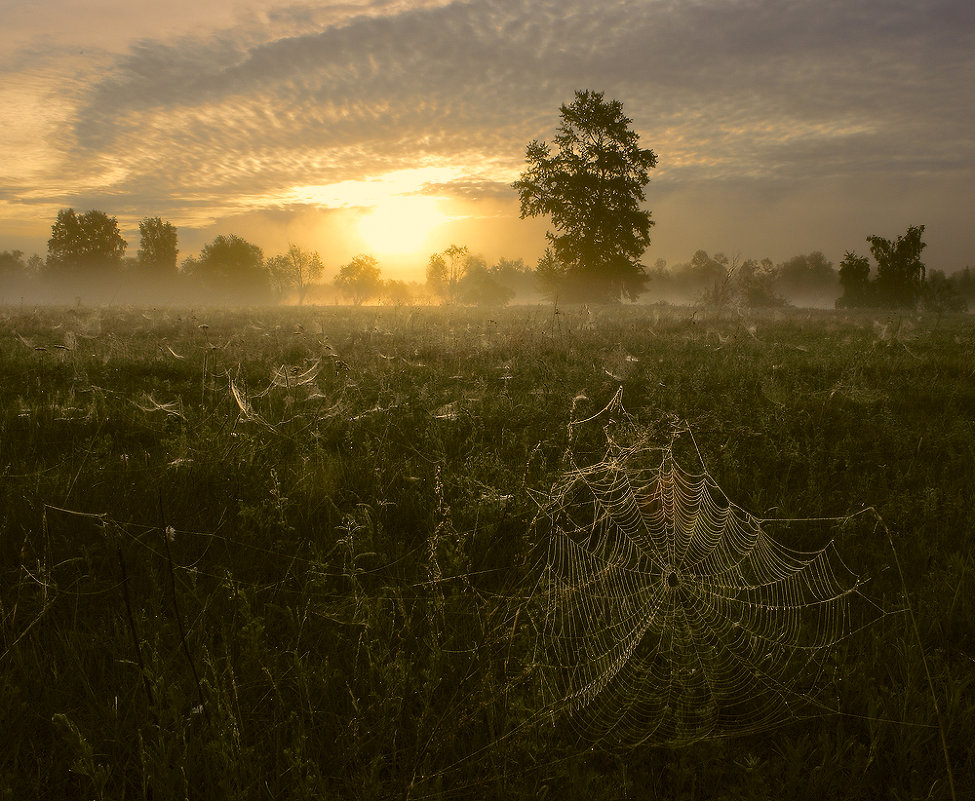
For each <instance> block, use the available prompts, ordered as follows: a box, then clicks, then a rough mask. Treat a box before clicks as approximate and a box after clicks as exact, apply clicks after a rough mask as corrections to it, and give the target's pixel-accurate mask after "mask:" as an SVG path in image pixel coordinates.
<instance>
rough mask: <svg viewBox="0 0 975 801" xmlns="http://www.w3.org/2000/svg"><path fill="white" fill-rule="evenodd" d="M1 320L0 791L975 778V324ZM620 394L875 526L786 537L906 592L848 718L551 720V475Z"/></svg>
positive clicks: (617, 794)
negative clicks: (611, 741) (725, 726)
mask: <svg viewBox="0 0 975 801" xmlns="http://www.w3.org/2000/svg"><path fill="white" fill-rule="evenodd" d="M0 314H2V316H0V377H2V381H0V392H2V395H3V398H2V416H0V621H2V640H0V720H2V721H3V725H2V726H0V796H2V797H3V798H11V799H20V798H52V799H53V798H58V799H92V798H98V799H102V798H104V799H109V798H111V799H144V798H154V799H169V798H184V797H185V798H190V799H202V798H221V799H222V798H247V799H265V798H267V799H271V798H274V799H279V798H308V799H323V798H414V799H419V798H448V797H452V798H498V799H511V798H546V797H548V798H561V799H573V798H580V799H603V798H607V799H608V798H657V797H659V798H728V799H731V798H789V799H816V801H821V800H822V799H830V798H844V799H864V798H900V799H908V798H934V799H943V798H950V797H951V793H952V787H951V783H950V781H949V777H950V776H951V777H953V779H954V793H955V795H956V796H957V797H958V798H965V797H969V798H970V797H972V794H973V789H975V785H973V772H975V763H973V756H972V750H971V744H972V742H975V700H973V698H975V636H973V635H975V558H973V554H975V550H973V544H972V532H973V528H975V506H973V503H972V488H973V487H975V326H973V323H972V319H971V318H970V317H967V316H934V315H931V316H924V317H920V316H916V315H913V314H904V315H900V316H896V315H895V316H889V315H886V314H884V313H881V312H873V313H868V312H852V311H851V312H842V313H840V312H822V313H808V312H802V313H799V312H796V313H793V314H792V315H789V314H787V313H785V312H767V313H764V315H758V314H755V315H746V316H742V314H740V313H738V314H735V313H726V314H723V315H722V314H717V313H702V312H700V311H698V312H693V311H691V310H678V309H656V308H652V307H651V308H648V307H641V308H637V307H631V308H619V307H614V308H608V309H605V310H604V309H591V310H590V309H588V308H568V309H565V310H563V311H562V312H561V313H558V312H555V313H553V310H552V308H551V307H545V308H512V309H505V310H501V311H497V312H493V313H491V314H488V313H481V312H476V311H471V310H461V309H451V308H445V309H423V308H415V309H414V308H384V309H364V308H360V309H351V308H334V309H333V308H329V309H315V308H305V309H301V310H298V311H296V310H294V309H289V310H284V309H270V310H252V311H234V312H231V311H220V310H215V309H207V310H205V311H200V312H197V313H194V312H192V311H190V310H156V309H153V310H143V309H128V310H107V309H89V308H69V309H56V310H52V309H38V310H27V309H6V310H4V311H2V313H0ZM620 386H622V387H623V400H624V404H625V406H626V409H627V411H628V412H629V413H630V414H631V415H633V417H634V418H635V420H636V422H637V424H638V425H639V426H640V427H642V428H643V429H644V430H645V431H646V432H647V434H648V435H649V436H651V437H659V439H660V440H661V442H666V441H667V440H668V438H669V435H670V432H671V424H672V416H676V417H678V418H680V419H681V420H683V421H686V423H687V425H688V426H689V428H690V429H691V430H692V431H693V433H694V436H695V438H696V441H697V444H698V446H699V447H700V451H701V455H702V457H703V459H704V460H705V463H706V466H707V468H708V469H709V470H710V472H711V473H712V475H713V476H714V478H715V480H716V481H717V482H718V484H719V485H720V486H721V487H722V489H723V490H724V491H725V492H726V493H727V495H728V496H729V497H730V498H731V500H733V501H734V502H736V503H737V504H739V505H740V506H741V507H743V508H744V509H746V510H748V511H750V512H753V513H755V514H757V515H759V516H762V517H788V518H799V517H803V518H806V517H830V518H835V517H840V518H845V517H847V516H849V515H853V514H854V513H856V512H859V511H860V510H862V509H863V508H864V507H870V506H872V507H875V508H876V510H877V512H879V515H880V516H881V518H882V519H883V520H884V521H885V523H886V526H887V528H888V529H889V532H890V535H891V539H892V542H893V545H894V549H895V550H892V549H891V545H890V543H889V542H888V540H887V537H886V533H885V531H884V529H883V527H878V526H877V525H875V524H874V523H873V522H869V521H876V517H875V516H872V517H871V516H865V515H860V516H858V517H854V518H850V519H848V520H847V521H846V523H843V524H836V525H832V524H830V523H823V524H822V526H821V527H820V528H819V529H817V530H814V531H813V533H812V534H810V533H808V532H806V533H803V534H802V537H804V538H805V539H803V540H801V541H796V540H795V539H792V540H790V537H793V538H794V537H796V536H798V535H797V534H790V532H791V531H792V529H791V528H790V529H786V530H784V531H777V532H775V534H776V536H777V537H779V538H780V539H781V540H782V541H783V542H785V543H787V544H789V545H791V546H793V547H803V548H814V547H819V546H821V545H823V544H824V543H825V542H826V541H827V540H829V539H830V538H835V539H836V543H837V547H838V550H839V553H840V554H841V555H842V557H843V559H844V560H845V562H846V563H847V565H849V567H850V568H851V569H852V570H853V571H854V572H856V573H857V574H859V575H860V576H861V577H863V578H865V579H867V580H868V583H867V584H866V585H865V587H864V592H865V593H866V594H868V595H869V596H870V597H871V598H872V599H873V600H875V601H876V602H877V603H878V604H879V605H880V606H882V607H883V608H884V609H886V610H889V611H891V612H892V613H891V614H889V615H886V616H884V617H882V618H881V619H880V620H879V621H878V622H877V623H876V624H874V625H872V626H870V627H868V628H867V629H865V630H864V631H862V632H860V633H858V634H857V635H856V636H854V637H852V638H851V639H849V640H847V641H845V642H844V643H842V645H841V647H838V648H837V649H836V650H835V651H834V652H833V653H832V654H831V655H830V656H829V659H828V661H827V663H825V664H824V665H823V670H822V673H823V679H824V680H825V682H826V685H827V693H826V696H822V697H827V696H828V698H829V704H828V705H827V706H829V707H831V708H834V709H835V710H837V712H832V713H829V712H826V711H823V710H822V709H820V710H819V713H818V714H812V715H805V714H804V715H799V714H797V715H796V719H795V720H794V721H792V722H789V723H788V724H787V725H785V726H783V727H781V728H779V729H776V730H774V731H769V732H761V733H758V734H751V735H748V736H742V737H732V738H726V739H721V740H715V741H704V742H699V743H697V744H693V745H690V746H687V747H684V748H662V747H657V746H654V745H653V744H652V743H649V744H646V745H643V746H639V747H637V748H631V749H627V750H624V751H614V750H612V749H610V748H607V747H603V746H596V747H594V748H592V747H590V744H589V743H587V742H585V740H580V739H579V737H578V736H577V734H576V733H575V732H574V730H573V729H572V728H571V727H570V726H568V725H566V722H565V721H564V720H563V719H562V718H561V717H560V716H559V715H558V714H555V715H554V716H544V717H542V718H540V717H539V715H538V714H537V712H538V709H539V703H540V702H539V696H538V691H537V684H538V678H539V677H538V675H537V666H536V665H535V664H534V663H533V658H534V657H533V654H534V642H535V637H536V633H537V618H536V617H535V616H534V614H533V611H532V608H531V602H532V593H533V589H534V585H535V583H536V582H537V580H538V561H539V553H540V552H541V553H544V548H543V544H542V543H539V542H537V541H536V539H537V537H538V536H539V535H538V533H537V531H536V529H533V528H532V520H533V518H534V517H535V515H536V512H537V510H538V507H537V505H536V502H535V501H534V500H533V498H532V495H531V494H530V491H532V490H535V491H538V492H540V493H543V494H544V493H545V492H547V491H548V490H549V488H550V487H552V485H553V484H554V483H555V482H556V481H557V479H558V477H559V475H560V474H561V472H562V471H563V470H564V469H565V467H566V461H565V458H564V457H565V453H566V450H567V448H568V446H569V442H568V440H569V425H568V424H569V422H570V421H571V420H573V419H576V420H578V419H582V418H585V417H587V416H589V415H592V414H594V413H595V412H597V411H598V410H599V409H600V408H602V407H603V406H604V405H605V404H606V403H607V402H608V401H609V399H610V398H611V397H612V396H613V395H614V394H615V393H616V391H617V389H618V388H619V387H620ZM598 433H599V432H598V431H597V432H596V433H595V434H594V435H593V438H592V439H591V441H590V442H589V443H588V444H587V443H582V446H581V447H582V448H583V450H585V449H586V448H587V447H588V448H589V449H590V451H591V454H592V456H593V458H596V459H598V458H600V457H601V455H602V453H601V451H600V443H599V441H598ZM895 554H896V557H897V559H896V560H895ZM898 561H899V564H900V566H901V567H902V568H903V581H902V580H901V578H900V576H899V572H898V569H897V564H898ZM908 607H910V608H911V609H913V612H914V617H915V619H916V624H917V627H916V629H915V628H914V626H913V625H912V618H911V615H910V614H908V613H907V612H906V611H897V610H906V609H907V608H908ZM928 673H930V685H929V681H928V678H927V674H928ZM932 687H933V694H932V691H931V690H932ZM815 711H816V710H813V712H815ZM942 733H943V734H944V740H945V742H946V745H947V749H946V750H945V748H943V746H942ZM946 751H947V753H946ZM946 757H947V758H946ZM948 763H950V766H951V774H949V769H948V766H947V765H948Z"/></svg>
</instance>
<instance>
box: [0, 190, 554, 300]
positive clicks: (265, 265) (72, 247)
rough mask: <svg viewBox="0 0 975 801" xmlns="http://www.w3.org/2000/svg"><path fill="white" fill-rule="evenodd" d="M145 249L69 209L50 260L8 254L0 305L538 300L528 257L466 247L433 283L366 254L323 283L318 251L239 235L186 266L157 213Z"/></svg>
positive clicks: (109, 223)
mask: <svg viewBox="0 0 975 801" xmlns="http://www.w3.org/2000/svg"><path fill="white" fill-rule="evenodd" d="M139 236H140V247H139V249H138V252H137V255H136V256H135V258H127V257H126V256H125V252H126V248H127V247H128V243H127V242H126V241H125V239H124V238H123V237H122V235H121V232H120V231H119V227H118V221H117V219H116V218H115V217H110V216H109V215H108V214H106V213H105V212H103V211H88V212H84V213H82V214H79V213H77V212H75V210H74V209H62V210H61V211H60V212H59V213H58V216H57V219H56V220H55V222H54V224H53V225H52V226H51V238H50V239H49V240H48V251H47V258H46V259H42V258H41V257H40V256H39V255H34V256H31V257H30V258H25V256H24V254H23V253H22V252H21V251H17V250H14V251H4V252H2V253H0V301H6V302H12V301H16V300H17V299H18V298H19V297H24V296H27V297H30V298H31V299H32V300H33V299H41V300H49V301H54V302H70V301H73V300H75V299H76V298H77V299H84V300H86V301H91V300H100V301H109V302H112V301H115V302H140V301H141V302H152V303H166V302H173V303H175V302H208V303H223V304H264V303H274V302H295V303H298V304H301V303H304V302H306V301H307V300H309V299H310V300H314V301H315V302H337V301H338V300H339V299H343V300H345V301H347V302H350V303H353V304H355V305H360V304H363V303H366V302H375V301H378V302H380V303H385V304H409V303H417V302H425V303H461V304H468V305H504V304H507V303H508V302H510V301H511V300H512V299H513V298H514V297H515V296H516V294H521V295H523V296H524V297H525V298H526V299H537V297H538V296H537V293H536V292H535V286H534V282H533V271H532V270H530V269H529V268H527V267H526V266H525V264H524V262H523V261H521V260H520V259H519V260H511V259H501V260H500V261H499V262H498V263H497V264H495V265H494V266H492V267H489V266H488V265H487V262H486V261H485V260H484V259H483V257H481V256H477V255H474V254H471V253H470V251H469V250H468V248H467V247H465V246H460V245H451V246H450V247H449V248H447V249H446V250H445V251H443V252H442V253H435V254H433V255H432V256H431V257H430V266H429V267H428V270H427V283H426V284H418V283H408V282H405V281H399V280H395V279H384V277H383V275H382V268H381V266H380V264H379V262H378V261H377V260H376V259H375V258H374V257H373V256H370V255H368V254H359V255H357V256H355V257H353V258H352V259H351V260H350V261H349V262H348V263H347V264H344V265H341V266H340V267H339V268H338V271H337V273H336V275H335V276H334V277H333V278H332V280H331V281H324V280H323V275H324V273H325V263H324V260H323V259H322V257H321V255H320V254H319V253H318V252H317V251H310V250H306V249H304V248H302V247H299V246H298V245H295V244H291V245H290V246H289V247H288V250H287V252H286V253H281V254H278V255H274V256H270V257H265V255H264V253H263V251H262V250H261V248H260V247H258V246H257V245H255V244H253V243H251V242H248V241H247V240H245V239H243V238H242V237H240V236H237V235H236V234H229V235H220V236H217V237H215V238H214V239H213V241H212V242H209V243H207V244H206V245H204V246H203V248H202V249H201V251H200V253H199V254H198V255H196V256H190V257H187V258H185V259H183V260H182V262H179V260H178V256H179V247H178V232H177V229H176V227H175V226H174V225H173V224H172V223H170V222H166V221H163V220H162V219H160V218H159V217H147V218H145V219H143V220H142V221H141V222H140V223H139Z"/></svg>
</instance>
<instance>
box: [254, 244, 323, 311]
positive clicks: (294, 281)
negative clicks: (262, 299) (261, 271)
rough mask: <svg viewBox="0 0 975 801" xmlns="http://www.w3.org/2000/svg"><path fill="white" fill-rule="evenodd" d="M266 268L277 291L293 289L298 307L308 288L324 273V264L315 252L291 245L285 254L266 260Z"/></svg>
mask: <svg viewBox="0 0 975 801" xmlns="http://www.w3.org/2000/svg"><path fill="white" fill-rule="evenodd" d="M267 268H268V272H269V273H270V274H271V280H272V281H273V282H274V283H275V284H276V286H277V287H278V289H279V290H281V291H287V290H292V289H293V290H294V291H295V292H296V293H297V295H298V305H299V306H300V305H301V304H302V303H303V302H304V300H305V295H306V294H307V293H308V288H309V286H311V284H312V283H313V282H315V281H317V280H318V279H319V278H320V277H321V275H322V273H323V272H324V271H325V262H323V261H322V257H321V256H320V255H318V251H317V250H312V251H308V250H304V249H302V248H300V247H298V246H297V245H295V244H294V243H292V244H290V245H289V246H288V252H287V253H284V254H282V255H280V256H274V257H272V258H270V259H268V261H267Z"/></svg>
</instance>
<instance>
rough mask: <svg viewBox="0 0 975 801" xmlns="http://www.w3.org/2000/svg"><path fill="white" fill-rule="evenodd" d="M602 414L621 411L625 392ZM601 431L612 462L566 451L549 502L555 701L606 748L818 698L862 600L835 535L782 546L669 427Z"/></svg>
mask: <svg viewBox="0 0 975 801" xmlns="http://www.w3.org/2000/svg"><path fill="white" fill-rule="evenodd" d="M607 413H610V416H612V414H613V413H615V417H616V418H623V417H625V411H624V410H623V409H622V406H621V405H620V395H619V394H617V396H616V398H615V399H614V403H613V404H610V406H609V407H607V409H605V410H603V413H601V414H603V415H604V417H605V416H606V414H607ZM597 417H598V416H597ZM590 419H591V420H596V417H594V418H590ZM586 422H588V421H586ZM604 430H605V431H606V434H607V449H606V452H605V455H604V456H603V458H602V459H601V460H600V461H599V462H598V463H595V464H591V465H590V466H587V467H581V466H579V465H578V464H577V463H576V459H575V457H574V456H572V455H571V454H570V455H569V457H568V459H567V465H568V467H567V469H566V470H565V472H564V474H563V476H562V478H561V480H560V482H559V483H557V484H556V485H555V486H554V487H553V488H552V489H551V491H550V492H549V493H547V494H545V495H544V497H543V498H541V499H540V513H539V516H538V518H537V519H536V528H537V529H539V530H540V531H541V532H542V533H543V534H544V535H545V538H546V539H547V542H548V550H547V559H546V565H545V570H544V573H543V578H542V581H541V583H540V585H539V595H538V596H537V598H536V600H539V601H540V605H539V607H538V608H539V616H540V625H539V636H538V648H537V658H538V663H539V667H540V671H539V672H540V675H541V680H542V691H543V693H544V696H545V701H546V707H547V708H548V709H550V710H552V714H553V715H554V716H557V717H564V718H565V719H567V720H569V721H570V722H571V723H572V724H573V725H574V726H575V727H576V728H577V730H578V732H579V734H580V735H581V736H582V737H584V738H586V739H588V740H590V741H599V742H601V743H603V744H604V745H608V746H612V747H617V746H618V747H626V746H632V745H636V744H640V743H648V742H649V743H657V744H672V745H679V744H685V743H689V742H693V741H696V740H699V739H704V738H711V737H720V736H724V735H730V734H737V733H748V732H755V731H759V730H763V729H767V728H771V727H774V726H777V725H781V724H782V723H785V722H787V721H790V720H793V719H795V718H796V717H797V716H798V715H799V714H801V710H802V709H803V708H804V707H809V706H810V705H812V706H814V707H816V706H818V707H819V708H822V705H823V699H822V691H823V684H824V683H826V681H827V680H828V677H829V674H830V670H829V659H828V657H829V654H830V651H831V649H832V648H833V647H834V646H835V645H837V644H838V643H839V642H840V641H841V640H843V639H844V638H845V637H846V636H848V635H849V634H850V633H851V632H852V631H853V630H854V629H855V628H859V626H860V625H861V617H860V615H861V614H862V610H860V609H857V608H856V607H857V606H858V605H860V602H862V601H863V598H862V596H861V595H860V592H859V587H860V580H859V579H858V577H857V576H855V575H854V574H853V573H852V572H851V571H850V570H849V569H848V568H847V567H846V566H845V565H844V564H843V562H842V561H841V559H840V558H839V555H838V554H837V552H836V549H835V547H834V546H833V544H832V543H827V544H825V545H824V546H823V547H821V548H819V549H818V550H812V551H804V550H796V549H793V548H790V547H787V546H786V545H783V544H782V543H780V542H777V541H776V540H775V539H773V538H772V537H771V536H770V535H769V534H768V533H767V532H766V530H765V529H766V528H767V526H766V524H765V523H764V522H763V521H762V520H760V519H758V518H757V517H755V516H753V515H751V514H749V513H748V512H746V511H744V510H743V509H741V508H739V507H737V506H735V505H734V504H733V503H731V502H730V501H729V500H728V498H727V497H726V496H725V494H724V493H723V492H722V491H721V489H720V488H719V487H718V485H717V484H716V483H715V481H714V479H713V478H712V477H711V476H710V475H709V474H708V473H707V472H706V470H705V469H704V468H703V465H700V466H698V469H697V470H695V471H690V470H688V469H686V468H685V467H684V466H683V465H681V464H679V463H678V460H677V458H676V456H675V453H674V438H676V434H674V438H672V440H671V442H670V443H669V444H668V445H666V446H665V447H660V446H651V445H649V444H647V443H646V442H645V441H641V440H640V439H639V438H638V437H637V438H635V441H630V442H629V443H621V442H619V441H617V439H616V438H615V437H616V433H613V432H612V431H611V430H610V428H609V427H607V426H604ZM629 439H631V440H633V438H632V437H630V438H629ZM694 452H697V448H696V445H695V446H694ZM697 453H698V455H699V452H697Z"/></svg>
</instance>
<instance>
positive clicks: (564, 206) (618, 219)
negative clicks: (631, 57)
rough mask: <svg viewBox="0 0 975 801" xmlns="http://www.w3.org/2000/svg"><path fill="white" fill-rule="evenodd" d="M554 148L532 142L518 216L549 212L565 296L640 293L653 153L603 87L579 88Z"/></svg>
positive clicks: (584, 297) (599, 297) (581, 297)
mask: <svg viewBox="0 0 975 801" xmlns="http://www.w3.org/2000/svg"><path fill="white" fill-rule="evenodd" d="M560 114H561V118H562V122H561V124H560V125H559V128H558V134H557V135H556V136H555V139H554V140H553V142H554V148H553V146H551V145H549V144H548V143H546V142H541V141H537V140H536V141H533V142H532V143H531V144H529V145H528V148H527V151H526V155H525V159H526V161H527V162H528V167H527V168H526V169H525V171H524V172H523V173H522V175H521V178H520V179H519V180H517V181H515V183H514V184H513V186H514V188H515V189H516V190H518V195H519V198H520V200H521V216H522V217H523V218H524V217H535V216H537V215H547V216H548V217H549V218H550V219H551V222H552V225H553V226H554V228H555V230H554V231H549V232H548V234H547V237H548V239H549V241H550V242H551V244H552V250H553V255H554V257H555V258H556V259H557V261H558V263H559V264H561V265H564V267H565V275H564V278H563V279H562V280H561V283H562V284H564V288H563V293H562V294H563V297H567V298H568V299H579V300H618V299H619V298H620V297H621V296H623V295H626V296H627V297H630V298H636V297H637V296H638V295H639V294H640V293H641V292H642V291H643V290H644V286H645V284H646V280H647V276H646V271H645V270H644V268H643V265H642V264H641V263H640V259H641V257H642V256H643V252H644V251H645V250H646V248H647V246H648V245H649V244H650V227H651V226H652V225H653V221H652V220H651V217H650V212H649V211H647V210H645V209H643V208H642V206H641V203H642V202H643V201H644V200H645V197H644V192H643V189H644V187H645V186H646V185H647V183H648V182H649V180H650V175H649V171H650V170H651V169H653V168H654V167H655V166H656V164H657V156H656V154H655V153H654V152H653V151H652V150H650V149H647V148H641V147H640V145H639V139H640V137H639V135H638V134H637V133H636V132H635V131H633V130H632V129H631V128H630V124H631V123H632V120H630V119H629V118H628V117H626V116H624V114H623V104H622V103H620V102H619V101H618V100H611V101H607V100H604V99H603V93H602V92H590V91H585V92H576V93H575V100H574V101H573V102H572V103H571V104H569V105H563V106H561V108H560Z"/></svg>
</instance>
